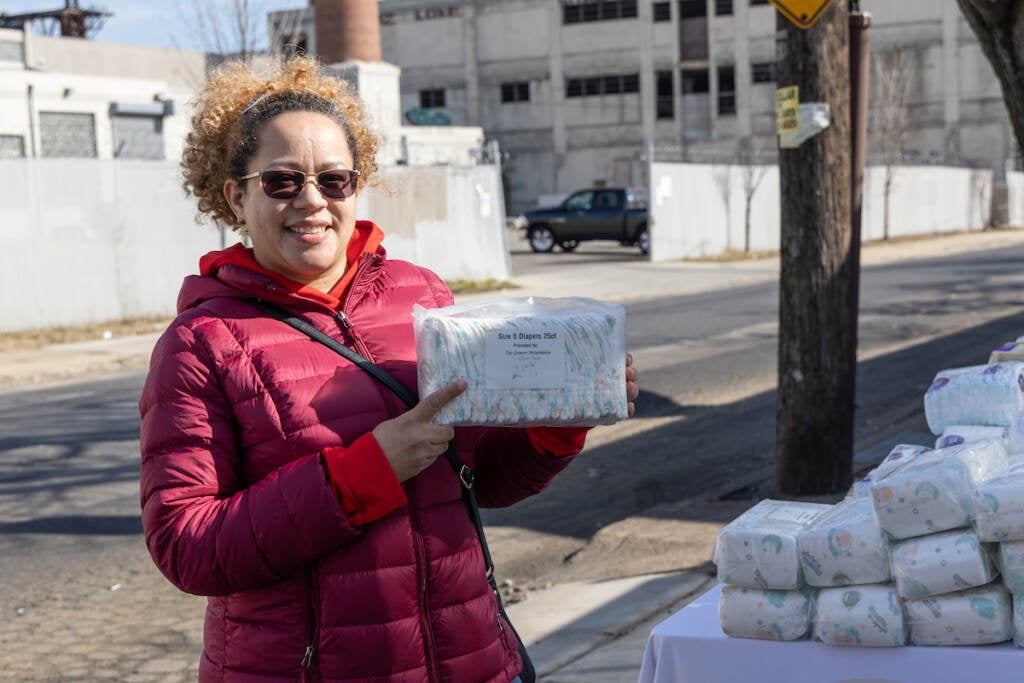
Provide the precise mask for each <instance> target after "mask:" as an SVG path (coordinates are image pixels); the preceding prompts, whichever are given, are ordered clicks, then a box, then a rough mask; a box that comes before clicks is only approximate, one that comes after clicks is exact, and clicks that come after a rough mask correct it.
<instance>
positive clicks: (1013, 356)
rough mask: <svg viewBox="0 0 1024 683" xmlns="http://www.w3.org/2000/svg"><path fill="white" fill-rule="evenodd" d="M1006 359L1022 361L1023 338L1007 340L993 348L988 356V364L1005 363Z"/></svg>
mask: <svg viewBox="0 0 1024 683" xmlns="http://www.w3.org/2000/svg"><path fill="white" fill-rule="evenodd" d="M1008 361H1024V340H1021V339H1017V341H1012V342H1007V343H1005V344H1003V345H1001V346H1000V347H999V348H997V349H993V350H992V353H990V354H989V356H988V362H989V364H990V365H991V364H993V363H1005V362H1008Z"/></svg>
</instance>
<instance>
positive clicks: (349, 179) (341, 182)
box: [239, 168, 359, 199]
mask: <svg viewBox="0 0 1024 683" xmlns="http://www.w3.org/2000/svg"><path fill="white" fill-rule="evenodd" d="M257 177H258V178H259V179H260V187H261V188H263V194H265V195H267V196H268V197H270V198H271V199H295V198H296V197H298V196H299V193H300V192H302V188H304V187H305V186H306V183H308V182H309V179H310V178H312V179H313V182H314V183H315V184H316V187H317V189H318V190H320V194H322V195H323V196H325V197H328V198H330V199H346V198H348V197H351V196H352V195H353V194H354V193H355V191H356V182H357V181H358V179H359V171H352V170H349V169H347V168H337V169H333V170H330V171H320V172H319V173H303V172H302V171H290V170H285V169H276V170H273V171H255V172H253V173H250V174H248V175H244V176H242V177H241V178H239V180H251V179H252V178H257Z"/></svg>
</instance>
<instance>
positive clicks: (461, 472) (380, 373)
mask: <svg viewBox="0 0 1024 683" xmlns="http://www.w3.org/2000/svg"><path fill="white" fill-rule="evenodd" d="M247 301H248V302H249V304H250V305H252V306H254V307H255V308H258V309H259V310H261V311H263V312H264V313H266V314H267V315H269V316H270V317H272V318H276V319H278V320H280V321H281V322H283V323H286V324H288V325H291V326H292V327H294V328H295V329H296V330H298V331H299V332H302V333H303V334H305V335H306V336H308V337H309V338H311V339H312V340H313V341H316V342H319V343H321V344H323V345H324V346H326V347H327V348H329V349H331V350H332V351H334V352H336V353H338V354H340V355H341V356H343V357H344V358H345V359H347V360H348V361H350V362H352V363H354V364H355V365H357V366H359V368H360V369H362V370H365V371H366V372H368V373H369V374H370V375H371V376H372V377H373V378H374V379H376V380H377V381H379V382H380V383H381V384H383V385H384V386H386V387H387V388H388V389H390V390H391V391H392V392H394V393H395V394H396V395H397V396H398V398H400V399H402V402H403V403H405V404H406V405H407V406H409V407H410V408H412V407H413V406H415V405H416V404H417V403H418V402H419V401H418V400H417V398H416V395H415V394H413V393H412V392H411V391H409V389H408V387H406V386H405V385H404V384H402V383H401V382H399V381H398V379H397V378H396V377H395V376H394V375H392V374H391V373H390V372H388V371H387V370H385V369H384V368H382V367H380V366H379V365H377V364H375V363H374V362H373V361H371V360H369V359H367V358H366V357H364V356H363V355H362V354H360V353H358V352H356V351H353V350H352V349H350V348H349V347H347V346H345V345H344V344H342V343H341V342H339V341H338V340H337V339H335V338H334V337H331V336H330V335H327V334H325V333H323V332H321V331H320V330H318V329H317V328H316V327H314V326H313V325H312V324H310V323H309V322H308V321H307V320H304V319H302V318H300V317H299V316H297V315H294V314H292V313H291V312H290V311H288V310H287V309H285V308H283V307H281V306H278V305H277V304H275V303H272V302H269V301H263V300H261V299H248V300H247ZM444 455H445V458H446V459H447V460H448V464H450V465H451V466H452V469H453V470H455V476H457V477H458V478H459V481H460V482H461V483H462V499H463V500H464V501H465V503H466V507H467V508H468V509H469V518H470V519H471V520H472V521H473V526H475V527H476V535H477V538H479V540H480V549H481V551H483V555H484V566H485V568H486V570H487V579H488V580H489V581H490V582H491V584H492V588H494V590H495V591H497V584H495V583H494V562H493V560H491V551H490V548H488V547H487V538H486V537H485V536H484V524H483V520H481V518H480V506H479V504H478V503H477V502H476V495H475V494H474V493H473V469H472V468H471V467H470V466H469V465H467V464H466V463H464V462H462V460H460V459H459V456H458V454H456V453H455V448H454V447H453V446H452V445H451V444H448V449H447V450H445V452H444ZM500 599H501V598H500V597H499V601H500Z"/></svg>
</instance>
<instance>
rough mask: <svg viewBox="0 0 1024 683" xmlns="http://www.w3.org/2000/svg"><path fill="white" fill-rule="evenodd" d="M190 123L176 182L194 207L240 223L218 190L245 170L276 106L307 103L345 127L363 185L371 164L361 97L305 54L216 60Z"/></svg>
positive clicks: (370, 136)
mask: <svg viewBox="0 0 1024 683" xmlns="http://www.w3.org/2000/svg"><path fill="white" fill-rule="evenodd" d="M194 104H195V111H194V113H193V115H192V128H191V130H190V131H189V133H188V135H187V136H186V137H185V150H184V152H183V153H182V157H181V168H182V172H183V173H182V175H183V179H184V180H183V183H182V185H183V187H184V188H185V193H186V194H187V195H191V196H194V197H195V198H196V201H197V207H198V210H199V213H200V214H207V215H209V216H211V217H212V218H213V219H215V220H217V221H220V222H222V223H226V224H227V225H229V226H231V228H232V229H234V230H237V229H238V228H239V227H240V224H239V221H238V218H237V217H236V216H235V213H234V211H232V210H231V207H230V206H229V205H228V202H227V199H225V198H224V183H225V181H227V180H228V179H229V178H236V179H237V178H240V177H241V176H243V175H245V172H246V168H247V164H248V162H249V160H250V159H252V157H253V156H255V155H256V152H257V144H256V135H257V133H258V132H259V129H260V126H261V125H262V124H263V123H265V122H266V121H268V120H270V119H272V118H274V117H275V116H277V115H278V114H283V113H285V112H289V111H313V112H317V113H321V114H324V115H325V116H328V117H329V118H331V119H333V120H334V121H335V122H337V123H338V125H339V126H340V127H341V129H342V130H343V131H344V132H345V137H346V138H347V141H348V146H349V149H350V150H351V151H352V157H353V162H354V163H353V165H354V167H355V170H357V171H359V178H358V185H357V186H356V187H357V190H358V189H362V188H363V187H364V186H365V185H366V183H367V181H369V180H370V178H371V177H372V176H373V175H374V173H375V172H376V170H377V161H376V157H377V145H378V139H377V136H376V134H375V133H374V132H373V131H372V130H371V129H370V127H369V124H368V122H367V116H366V113H365V112H364V111H363V103H362V100H360V99H359V97H358V95H356V94H355V93H354V92H352V89H351V88H350V87H349V85H348V83H346V82H345V81H344V80H342V79H340V78H336V77H334V76H331V75H329V74H327V73H326V71H325V70H324V68H323V66H322V65H321V64H320V63H319V62H317V61H316V60H315V59H312V58H310V57H304V56H298V57H293V58H291V59H288V60H287V61H279V62H271V63H268V64H266V65H265V67H264V68H263V69H260V68H258V67H251V66H249V65H247V64H245V63H244V62H241V61H233V62H228V63H226V64H224V65H222V66H220V67H218V68H217V69H216V70H215V71H214V72H213V73H212V74H211V75H210V77H209V78H208V79H207V81H206V84H205V85H204V86H203V89H202V90H200V91H199V94H198V95H196V98H195V100H194Z"/></svg>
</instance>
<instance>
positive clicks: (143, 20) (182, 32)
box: [0, 0, 309, 50]
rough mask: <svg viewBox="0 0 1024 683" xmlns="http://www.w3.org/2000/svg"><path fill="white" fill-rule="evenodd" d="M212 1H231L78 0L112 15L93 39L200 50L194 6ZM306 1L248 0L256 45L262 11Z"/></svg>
mask: <svg viewBox="0 0 1024 683" xmlns="http://www.w3.org/2000/svg"><path fill="white" fill-rule="evenodd" d="M199 2H202V3H203V4H216V5H218V6H222V7H224V8H225V9H226V8H228V7H229V6H233V5H234V0H150V1H148V2H144V1H142V0H79V3H78V4H79V6H80V7H82V8H83V9H93V8H96V9H104V10H107V11H109V12H111V13H113V15H114V16H112V17H110V18H108V19H107V20H106V23H105V24H104V26H103V29H102V30H101V31H100V32H99V33H97V34H96V35H95V36H94V40H98V41H102V42H105V43H124V44H129V45H150V46H152V47H177V48H182V49H187V50H202V49H204V48H205V47H206V46H204V44H203V40H202V39H201V38H200V36H199V35H198V31H197V29H196V12H197V11H196V9H195V8H196V5H197V4H198V3H199ZM308 4H309V3H308V0H249V5H250V6H251V7H252V8H253V10H252V11H254V12H257V13H258V14H259V16H260V21H259V28H260V31H261V34H260V44H261V45H262V44H264V43H265V42H266V38H265V27H266V20H265V16H266V13H267V12H269V11H276V10H282V9H294V8H298V7H306V6H307V5H308ZM63 7H64V0H0V12H3V13H5V14H21V13H23V12H38V11H45V10H54V9H62V8H63Z"/></svg>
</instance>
